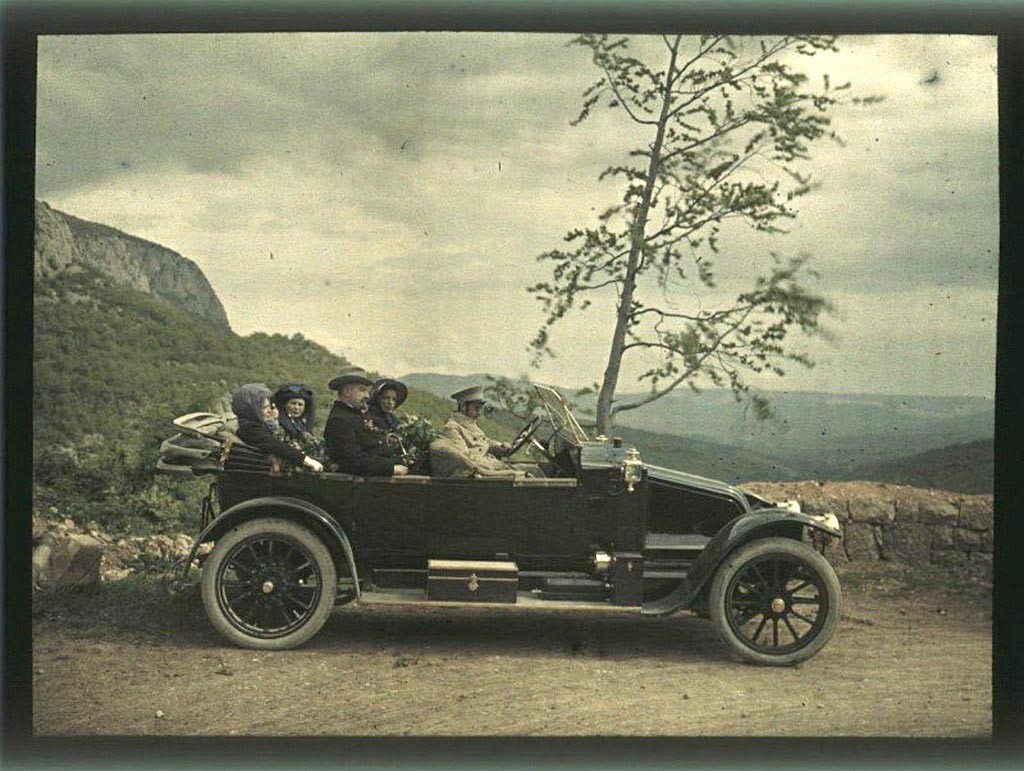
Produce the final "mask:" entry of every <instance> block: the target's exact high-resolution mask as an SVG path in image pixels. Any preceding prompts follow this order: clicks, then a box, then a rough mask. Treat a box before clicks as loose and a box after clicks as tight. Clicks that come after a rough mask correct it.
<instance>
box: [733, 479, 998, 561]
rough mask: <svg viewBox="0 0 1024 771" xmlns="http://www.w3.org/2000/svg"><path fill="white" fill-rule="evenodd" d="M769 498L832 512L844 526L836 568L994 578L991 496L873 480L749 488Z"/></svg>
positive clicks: (750, 485) (812, 510) (764, 484)
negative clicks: (852, 565)
mask: <svg viewBox="0 0 1024 771" xmlns="http://www.w3.org/2000/svg"><path fill="white" fill-rule="evenodd" d="M742 487H743V488H744V489H746V490H749V491H750V492H752V493H756V494H757V495H761V496H763V497H765V498H769V499H771V500H777V501H781V500H790V499H795V500H798V501H800V505H801V507H802V508H803V510H804V511H805V512H807V513H809V514H821V513H825V512H829V511H830V512H832V513H833V514H835V515H836V516H837V517H839V521H840V523H841V524H842V526H843V535H844V537H843V540H842V543H841V548H838V549H834V550H831V552H830V556H831V558H832V560H833V561H838V562H846V561H850V562H858V561H859V562H864V561H868V562H871V561H874V562H877V561H888V562H901V563H904V564H906V565H909V566H912V567H913V566H921V565H935V566H937V567H943V568H947V569H950V570H952V571H954V572H956V573H958V574H960V575H961V576H963V577H965V578H970V579H975V580H980V581H991V580H992V496H991V495H962V494H960V493H951V492H945V491H941V490H922V489H919V488H916V487H906V486H903V485H890V484H884V483H875V482H750V483H747V484H744V485H742Z"/></svg>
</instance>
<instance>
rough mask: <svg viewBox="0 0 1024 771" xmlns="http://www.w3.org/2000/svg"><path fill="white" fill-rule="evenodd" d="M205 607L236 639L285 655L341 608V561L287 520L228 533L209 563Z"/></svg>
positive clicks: (223, 630) (226, 633) (251, 523)
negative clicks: (338, 600)
mask: <svg viewBox="0 0 1024 771" xmlns="http://www.w3.org/2000/svg"><path fill="white" fill-rule="evenodd" d="M201 587H202V596H203V605H204V606H205V607H206V614H207V616H209V618H210V622H211V623H212V624H213V626H214V627H215V628H216V629H217V631H218V632H220V634H221V635H223V636H224V637H225V638H226V639H227V640H229V641H230V642H232V643H234V644H236V645H240V646H243V647H246V648H256V649H259V650H284V649H286V648H294V647H295V646H297V645H301V644H302V643H304V642H306V641H307V640H308V639H309V638H310V637H312V636H313V635H314V634H316V633H317V632H318V631H319V630H320V627H322V626H323V625H324V622H325V621H327V617H328V616H330V614H331V610H332V609H333V607H334V598H335V593H336V591H337V573H336V570H335V567H334V560H333V559H332V558H331V554H330V552H329V551H328V550H327V547H326V546H325V545H324V543H323V541H322V540H321V539H320V538H318V537H317V536H316V535H315V534H313V533H312V532H310V531H309V530H307V529H306V528H304V527H302V526H301V525H297V524H296V523H294V522H289V521H287V520H283V519H256V520H252V521H249V522H245V523H243V524H241V525H239V526H238V527H235V528H233V529H232V530H230V531H228V532H227V533H226V534H225V535H223V536H222V537H221V538H219V539H218V540H217V545H216V546H215V547H214V549H213V551H212V552H210V556H209V557H208V558H207V559H206V561H205V563H204V564H203V575H202V581H201Z"/></svg>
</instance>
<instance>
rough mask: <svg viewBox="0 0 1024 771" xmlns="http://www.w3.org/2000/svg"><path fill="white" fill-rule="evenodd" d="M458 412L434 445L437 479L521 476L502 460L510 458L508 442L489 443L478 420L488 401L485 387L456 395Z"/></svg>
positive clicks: (450, 419)
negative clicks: (444, 477) (438, 477)
mask: <svg viewBox="0 0 1024 771" xmlns="http://www.w3.org/2000/svg"><path fill="white" fill-rule="evenodd" d="M451 398H453V399H454V400H455V404H456V410H455V412H454V413H453V414H452V416H451V417H450V418H449V419H448V422H447V423H445V424H444V427H443V428H442V429H441V436H440V437H438V439H436V440H435V441H434V442H432V443H431V445H430V454H431V458H432V459H433V460H432V462H433V469H434V472H433V473H434V474H435V475H437V476H506V475H508V476H518V475H521V474H524V473H525V471H526V470H525V469H522V470H519V469H516V467H515V466H513V465H512V464H511V463H506V462H505V461H503V460H499V458H503V457H505V456H507V455H508V451H509V449H510V445H509V444H508V443H507V442H495V441H493V440H492V439H488V438H487V435H486V434H485V433H484V431H483V429H482V428H480V426H478V425H477V419H478V418H479V417H480V413H481V412H482V411H483V408H484V405H485V404H486V403H487V399H486V398H485V397H484V389H483V387H482V386H473V387H471V388H466V389H463V390H462V391H459V392H457V393H454V394H452V397H451Z"/></svg>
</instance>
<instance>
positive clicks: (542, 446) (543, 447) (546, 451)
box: [530, 434, 557, 461]
mask: <svg viewBox="0 0 1024 771" xmlns="http://www.w3.org/2000/svg"><path fill="white" fill-rule="evenodd" d="M554 436H555V435H554V434H551V436H549V437H548V439H547V441H546V442H542V441H540V440H539V439H537V437H536V436H531V437H530V444H532V445H533V446H534V447H536V448H537V449H538V450H540V451H541V453H542V454H543V455H544V457H545V458H547V459H548V460H551V461H554V460H557V458H556V457H555V455H554V453H552V452H551V440H552V438H554Z"/></svg>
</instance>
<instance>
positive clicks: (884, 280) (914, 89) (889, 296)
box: [36, 32, 998, 396]
mask: <svg viewBox="0 0 1024 771" xmlns="http://www.w3.org/2000/svg"><path fill="white" fill-rule="evenodd" d="M569 40H570V37H569V36H563V35H547V34H544V35H542V34H510V33H495V34H483V33H441V32H433V33H315V34H291V33H288V34H284V33H273V34H248V35H212V34H204V35H195V34H193V35H130V36H62V37H45V38H41V39H40V41H39V81H38V92H37V93H38V110H37V120H38V123H37V180H36V184H37V191H36V195H37V197H38V198H41V199H42V200H45V201H47V202H48V203H50V204H51V205H52V206H54V207H55V208H58V209H60V210H63V211H66V212H68V213H70V214H74V215H76V216H79V217H83V218H85V219H91V220H95V221H99V222H103V223H105V224H108V225H111V226H113V227H116V228H119V229H122V230H124V231H127V232H129V233H131V234H133V235H137V236H140V237H142V238H146V239H149V240H152V241H155V242H157V243H160V244H163V245H165V246H167V247H169V248H171V249H174V250H175V251H178V252H180V253H181V254H183V255H185V256H186V257H189V258H190V259H192V260H194V261H195V262H196V263H197V264H198V265H199V266H200V267H201V268H202V269H203V271H204V272H205V273H206V275H207V277H208V278H209V279H210V282H211V283H212V284H213V287H214V289H215V290H216V292H217V294H218V295H219V296H220V298H221V300H222V302H223V303H224V306H225V308H226V310H227V313H228V318H229V319H230V322H231V324H232V327H233V328H234V329H235V331H236V332H239V333H242V334H247V333H249V332H252V331H255V330H262V331H267V332H282V333H292V332H302V333H303V334H304V335H306V336H307V337H311V338H313V339H315V340H317V341H319V342H321V343H323V344H324V345H326V346H327V347H328V348H330V349H332V350H334V351H336V352H339V353H342V354H344V355H345V356H347V357H348V358H349V359H351V360H353V361H354V362H356V363H359V364H362V365H364V366H366V367H369V368H372V369H375V370H378V371H381V372H386V373H391V374H395V375H400V374H404V373H407V372H411V371H423V370H426V371H439V372H453V373H470V372H480V371H490V372H494V373H500V374H505V375H510V376H517V375H520V374H522V373H525V372H527V371H529V368H528V362H529V354H528V352H527V351H526V344H527V342H528V341H529V339H530V338H531V337H532V336H533V334H534V332H535V331H536V329H537V327H538V325H539V324H540V322H541V320H542V313H541V310H540V308H539V306H538V304H537V302H536V301H535V300H534V299H532V298H531V297H530V296H529V295H528V294H527V292H526V290H525V287H526V286H528V285H530V284H532V283H534V282H536V281H538V280H543V279H545V278H546V277H547V269H546V268H545V266H544V265H543V264H540V263H537V262H536V259H535V258H536V256H537V255H538V254H540V253H542V252H544V251H546V250H548V249H552V248H555V247H558V246H560V245H561V244H562V240H561V239H562V236H563V235H564V234H565V232H566V231H567V230H569V229H572V228H575V227H581V226H588V225H594V224H596V214H597V212H599V211H601V210H602V209H603V208H604V207H605V206H607V205H609V204H611V203H613V202H615V201H616V200H617V199H618V198H619V197H620V195H621V191H620V190H619V189H618V188H617V187H615V186H614V185H613V184H612V183H610V182H607V181H606V182H598V180H597V176H598V174H599V173H600V171H601V170H602V169H603V168H604V167H605V166H607V165H609V164H614V163H619V162H622V161H624V160H625V152H626V151H627V150H628V149H629V148H630V147H632V146H633V145H634V144H635V139H636V134H635V132H634V131H633V129H632V128H631V127H630V126H628V125H626V123H624V122H623V117H624V116H623V115H622V113H621V112H619V111H614V110H604V111H601V112H599V113H598V114H596V115H595V116H594V118H593V119H591V120H588V121H585V122H584V123H583V124H581V125H579V126H576V127H573V126H570V124H569V121H570V120H571V119H572V118H574V117H575V116H576V114H577V113H578V111H579V105H580V102H581V99H580V94H581V92H582V91H583V89H584V88H586V87H587V86H588V85H589V84H590V83H591V82H592V81H593V80H594V79H595V77H596V71H595V70H594V68H593V65H592V64H591V62H590V58H589V56H588V55H587V53H586V51H584V50H583V49H580V48H578V47H573V46H568V45H567V42H568V41H569ZM634 45H635V47H636V48H637V50H639V51H651V52H653V53H658V52H659V51H661V50H663V48H661V47H660V42H656V41H652V40H642V39H636V40H635V43H634ZM803 67H804V68H805V69H806V70H807V72H808V74H810V75H811V76H812V77H814V78H820V76H821V75H822V73H829V74H830V75H831V78H832V81H833V82H834V83H835V82H842V81H845V80H850V81H852V82H853V87H854V89H855V91H857V92H858V93H860V94H881V95H884V96H885V97H886V99H885V101H884V102H883V103H881V104H878V105H873V106H867V107H854V106H847V107H842V108H840V109H838V110H837V112H836V113H835V118H834V122H833V127H834V128H835V129H836V130H837V131H838V133H839V134H840V135H841V136H842V137H843V139H844V140H845V143H844V145H842V146H840V145H837V144H832V143H826V142H823V143H821V144H819V145H817V146H816V147H815V149H814V152H813V157H812V161H811V163H810V164H809V165H808V167H807V169H808V170H809V171H812V172H813V173H814V174H815V175H816V178H817V180H818V181H819V182H820V187H818V189H816V190H815V191H814V192H813V193H812V194H811V195H810V196H808V197H806V198H803V199H801V200H800V202H799V206H798V208H799V212H800V213H799V217H798V219H797V220H796V222H795V223H794V224H793V225H792V226H791V227H790V232H789V233H788V234H786V235H782V236H773V237H767V236H755V235H754V234H752V233H750V232H748V231H746V230H743V229H737V228H730V229H729V230H728V231H726V233H725V237H724V238H723V242H722V254H721V255H720V256H719V258H718V261H717V263H716V265H717V266H718V267H719V268H720V269H721V271H722V273H721V279H722V280H721V282H720V285H719V288H720V291H721V292H722V293H724V294H727V293H729V292H732V293H735V292H737V291H742V289H743V288H745V287H746V286H747V285H748V284H749V282H750V281H751V280H752V277H753V276H754V275H755V274H756V272H757V271H758V269H759V266H761V267H763V266H764V265H765V264H766V260H767V256H768V253H769V252H770V251H776V252H779V253H781V254H783V255H796V254H798V253H801V252H806V253H809V254H811V255H812V258H813V265H814V267H815V268H816V270H817V271H818V272H819V273H820V274H821V278H820V279H819V281H818V282H817V283H816V284H815V288H816V289H817V290H818V291H820V292H822V293H824V294H825V295H827V296H828V297H829V299H830V300H831V301H832V302H833V303H834V304H835V306H836V309H837V310H836V313H835V315H834V316H832V317H830V318H829V319H828V326H829V329H830V331H831V335H830V337H829V339H828V340H822V339H814V340H805V341H799V345H800V347H801V348H802V349H805V350H807V351H809V352H810V353H811V354H812V356H813V357H814V358H815V359H816V361H817V363H818V364H817V366H816V367H815V368H814V369H812V370H803V369H801V368H795V367H794V368H792V369H791V370H790V372H789V375H788V376H787V377H786V378H785V379H784V380H777V379H776V380H764V381H754V382H755V384H757V385H760V386H761V387H766V388H785V389H789V390H825V391H834V392H880V393H918V394H956V395H962V394H970V395H980V396H991V395H992V393H993V389H994V366H995V313H996V282H997V268H998V165H997V164H998V157H997V123H998V121H997V110H996V43H995V38H986V37H967V36H872V37H848V38H842V39H841V40H840V51H839V52H838V53H835V54H828V55H822V56H818V57H815V59H814V60H813V61H811V62H808V63H805V64H804V65H803ZM724 294H723V296H724ZM720 299H721V298H720V297H719V296H717V294H712V293H709V291H708V290H706V289H704V290H701V289H700V288H698V287H680V288H678V289H677V290H675V292H674V293H673V295H672V297H670V298H669V300H670V301H671V302H672V303H674V305H675V307H677V308H679V309H683V308H687V307H694V305H696V304H700V305H701V306H703V307H709V306H712V305H714V304H715V303H716V302H717V301H719V300H720ZM613 313H614V307H613V302H612V299H611V297H610V296H608V297H605V298H602V299H601V300H599V301H597V302H595V304H594V305H593V306H592V307H591V308H590V309H589V310H588V311H586V313H584V314H582V315H579V316H577V317H574V318H573V319H572V320H571V321H566V322H563V323H562V324H561V325H559V326H558V327H556V328H555V334H554V336H553V339H552V344H553V347H554V349H555V350H556V352H557V354H558V356H557V357H556V358H555V359H553V360H550V361H547V362H545V363H544V364H543V366H542V367H541V369H539V370H532V371H531V376H532V377H534V378H535V379H539V380H542V381H546V382H555V383H559V384H563V385H566V386H581V385H585V384H588V383H591V382H593V381H595V380H597V379H599V377H600V376H601V373H602V371H603V368H604V364H605V356H606V354H607V348H608V340H609V335H610V330H611V326H612V324H613ZM641 364H642V362H629V361H627V362H626V365H625V367H624V371H623V377H622V380H621V382H620V390H634V389H635V388H636V386H635V381H634V379H635V377H636V374H637V373H638V372H639V371H640V366H641Z"/></svg>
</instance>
